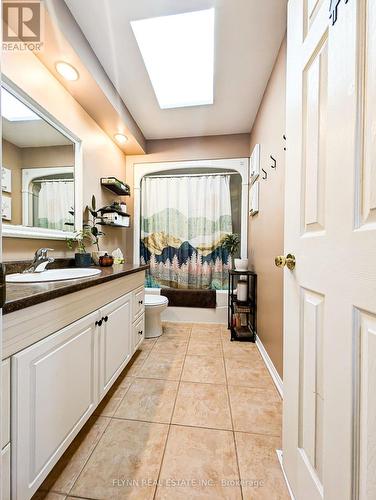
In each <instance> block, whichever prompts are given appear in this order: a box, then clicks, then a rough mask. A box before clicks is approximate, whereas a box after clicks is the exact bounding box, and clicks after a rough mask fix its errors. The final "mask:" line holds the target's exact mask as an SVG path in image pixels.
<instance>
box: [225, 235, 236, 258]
mask: <svg viewBox="0 0 376 500" xmlns="http://www.w3.org/2000/svg"><path fill="white" fill-rule="evenodd" d="M239 247H240V237H239V235H238V234H236V233H232V234H228V235H227V236H225V237H224V239H223V242H222V248H224V250H226V252H228V253H229V254H230V255H231V257H234V255H235V254H236V253H237V251H238V250H239Z"/></svg>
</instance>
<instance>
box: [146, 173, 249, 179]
mask: <svg viewBox="0 0 376 500" xmlns="http://www.w3.org/2000/svg"><path fill="white" fill-rule="evenodd" d="M212 175H240V174H239V172H217V173H214V172H213V173H211V172H209V173H208V174H170V175H145V177H144V179H163V178H167V177H168V178H172V177H208V176H212Z"/></svg>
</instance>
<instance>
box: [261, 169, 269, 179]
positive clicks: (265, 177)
mask: <svg viewBox="0 0 376 500" xmlns="http://www.w3.org/2000/svg"><path fill="white" fill-rule="evenodd" d="M261 170H262V174H263V175H262V178H263V179H264V180H266V179H267V178H268V172H267V171H266V170H264V169H263V168H262V169H261Z"/></svg>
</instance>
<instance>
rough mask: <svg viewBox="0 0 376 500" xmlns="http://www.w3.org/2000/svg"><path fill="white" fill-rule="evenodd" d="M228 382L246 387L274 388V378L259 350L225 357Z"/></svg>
mask: <svg viewBox="0 0 376 500" xmlns="http://www.w3.org/2000/svg"><path fill="white" fill-rule="evenodd" d="M225 366H226V375H227V383H228V384H229V385H236V386H245V387H266V388H269V389H274V384H273V380H272V378H271V376H270V374H269V372H268V370H267V368H266V366H265V363H264V361H263V360H262V358H261V356H260V355H259V353H258V352H249V353H248V356H245V355H243V357H240V358H225Z"/></svg>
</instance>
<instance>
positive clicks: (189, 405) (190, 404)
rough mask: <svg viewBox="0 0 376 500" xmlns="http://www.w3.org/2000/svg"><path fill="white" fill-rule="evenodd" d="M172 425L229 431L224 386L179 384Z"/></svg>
mask: <svg viewBox="0 0 376 500" xmlns="http://www.w3.org/2000/svg"><path fill="white" fill-rule="evenodd" d="M172 423H173V424H179V425H189V426H197V427H208V428H211V429H228V430H231V429H232V423H231V414H230V407H229V403H228V394H227V388H226V386H225V385H216V384H198V383H194V382H181V383H180V386H179V392H178V396H177V398H176V403H175V410H174V415H173V417H172Z"/></svg>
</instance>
